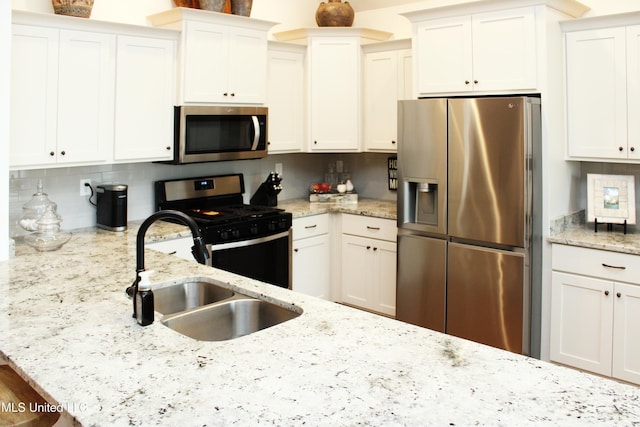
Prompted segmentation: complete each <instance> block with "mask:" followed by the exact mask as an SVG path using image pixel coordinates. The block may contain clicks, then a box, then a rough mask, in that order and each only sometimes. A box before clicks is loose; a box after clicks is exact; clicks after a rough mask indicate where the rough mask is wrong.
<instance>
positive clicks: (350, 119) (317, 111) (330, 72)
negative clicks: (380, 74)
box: [309, 37, 360, 151]
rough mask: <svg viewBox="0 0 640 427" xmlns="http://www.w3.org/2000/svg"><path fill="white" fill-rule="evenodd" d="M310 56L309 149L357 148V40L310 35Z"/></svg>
mask: <svg viewBox="0 0 640 427" xmlns="http://www.w3.org/2000/svg"><path fill="white" fill-rule="evenodd" d="M310 56H311V57H310V62H309V64H310V65H309V68H310V70H309V78H310V82H309V85H310V99H309V103H310V109H311V111H310V117H311V118H310V120H311V122H310V133H311V150H312V151H313V150H319V151H322V150H334V151H355V150H358V148H359V127H360V114H359V105H360V99H359V94H360V77H359V74H360V46H359V44H358V41H357V40H356V39H354V38H348V37H330V38H328V37H327V38H314V39H312V40H311V46H310Z"/></svg>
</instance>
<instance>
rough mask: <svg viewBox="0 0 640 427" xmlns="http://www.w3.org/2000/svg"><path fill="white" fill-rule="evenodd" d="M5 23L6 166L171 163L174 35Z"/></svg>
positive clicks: (77, 24)
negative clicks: (8, 37)
mask: <svg viewBox="0 0 640 427" xmlns="http://www.w3.org/2000/svg"><path fill="white" fill-rule="evenodd" d="M12 18H13V26H12V32H13V34H12V60H11V92H12V93H11V111H12V114H11V141H10V161H9V165H10V167H11V168H12V169H29V168H41V167H61V166H80V165H96V164H108V163H114V162H117V161H128V162H133V161H148V160H165V159H168V158H170V157H171V154H172V153H171V150H172V141H173V111H172V110H173V105H174V104H175V102H174V99H175V90H174V88H175V78H174V76H175V71H174V70H175V56H176V55H175V52H176V41H177V33H176V32H175V31H167V30H158V29H152V28H148V27H136V26H131V25H121V24H113V23H105V22H94V21H92V20H86V19H77V18H69V17H64V16H59V15H54V14H50V15H47V14H33V13H29V12H20V11H13V17H12Z"/></svg>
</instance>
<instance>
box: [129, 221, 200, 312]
mask: <svg viewBox="0 0 640 427" xmlns="http://www.w3.org/2000/svg"><path fill="white" fill-rule="evenodd" d="M160 219H174V220H177V221H179V222H181V223H183V224H184V225H186V226H188V227H189V229H190V230H191V235H192V236H193V247H192V248H191V253H192V254H193V257H194V258H195V259H196V261H198V262H199V263H200V264H205V263H206V262H207V259H208V258H209V252H208V251H207V246H206V244H205V243H204V240H203V238H202V233H201V231H200V228H198V224H196V222H195V221H194V220H193V218H191V217H190V216H189V215H187V214H185V213H182V212H180V211H176V210H162V211H158V212H155V213H153V214H151V215H150V216H149V217H148V218H147V219H145V220H144V221H143V222H142V224H141V225H140V228H139V229H138V235H137V237H136V280H135V281H134V282H133V284H132V285H131V286H129V287H128V288H127V294H128V295H129V296H132V297H133V317H136V314H137V313H136V294H137V292H138V283H140V272H142V271H145V267H144V236H145V235H146V233H147V230H148V229H149V227H150V226H151V224H153V223H154V222H156V221H157V220H160Z"/></svg>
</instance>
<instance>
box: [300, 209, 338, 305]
mask: <svg viewBox="0 0 640 427" xmlns="http://www.w3.org/2000/svg"><path fill="white" fill-rule="evenodd" d="M292 233H293V250H292V268H293V271H292V286H291V288H292V289H293V290H294V291H296V292H301V293H303V294H307V295H311V296H314V297H318V298H323V299H327V300H328V299H330V289H331V287H330V285H331V281H330V278H331V274H330V273H331V268H330V267H331V261H330V238H329V214H322V215H314V216H309V217H302V218H296V219H294V220H293V227H292Z"/></svg>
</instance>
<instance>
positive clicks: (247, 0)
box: [231, 0, 253, 16]
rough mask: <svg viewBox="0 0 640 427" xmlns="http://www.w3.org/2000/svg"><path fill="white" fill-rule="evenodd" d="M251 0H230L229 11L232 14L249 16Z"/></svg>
mask: <svg viewBox="0 0 640 427" xmlns="http://www.w3.org/2000/svg"><path fill="white" fill-rule="evenodd" d="M252 4H253V0H231V13H233V14H234V15H241V16H251V6H252Z"/></svg>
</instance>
